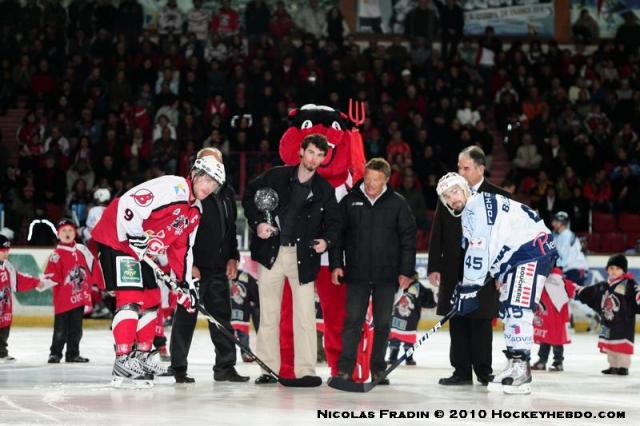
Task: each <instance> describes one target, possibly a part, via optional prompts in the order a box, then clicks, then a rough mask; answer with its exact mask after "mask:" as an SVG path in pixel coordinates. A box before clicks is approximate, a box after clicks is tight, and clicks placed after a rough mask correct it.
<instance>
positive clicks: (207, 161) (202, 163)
mask: <svg viewBox="0 0 640 426" xmlns="http://www.w3.org/2000/svg"><path fill="white" fill-rule="evenodd" d="M193 169H194V170H197V171H201V172H204V173H206V174H207V175H209V176H211V178H213V180H215V181H216V182H218V184H219V185H220V186H222V185H224V182H225V180H226V173H225V171H224V164H222V163H221V162H219V161H218V160H216V159H215V158H214V157H213V156H211V155H207V156H205V157H202V158H198V159H197V160H196V161H195V162H194V163H193Z"/></svg>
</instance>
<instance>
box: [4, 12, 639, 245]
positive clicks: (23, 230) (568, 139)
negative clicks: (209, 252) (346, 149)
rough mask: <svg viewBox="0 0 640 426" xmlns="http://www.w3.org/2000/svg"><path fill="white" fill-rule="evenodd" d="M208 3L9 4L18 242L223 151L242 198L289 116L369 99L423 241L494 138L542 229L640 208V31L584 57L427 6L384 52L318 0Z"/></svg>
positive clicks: (371, 135)
mask: <svg viewBox="0 0 640 426" xmlns="http://www.w3.org/2000/svg"><path fill="white" fill-rule="evenodd" d="M193 4H194V7H193V9H191V10H189V11H186V12H185V11H182V10H180V9H179V8H178V7H177V5H176V2H175V0H169V1H168V3H167V5H166V6H165V7H164V8H162V9H161V10H160V12H159V15H158V17H157V29H156V30H153V31H150V30H148V29H145V28H143V11H142V8H141V6H140V5H139V4H138V2H136V1H134V0H123V1H120V2H119V4H114V2H111V1H105V0H101V1H96V2H92V1H77V0H76V1H72V2H71V4H70V5H69V7H68V8H66V9H65V8H63V7H62V6H61V2H60V1H57V0H48V1H43V2H38V1H34V0H28V1H27V2H26V5H25V6H22V7H21V6H20V5H19V2H17V1H14V0H10V1H4V2H2V3H0V7H1V8H2V10H0V20H1V21H2V22H0V26H1V28H2V33H1V34H0V58H1V59H0V61H1V64H2V79H1V80H0V85H1V86H0V113H4V112H6V111H7V110H8V109H9V108H13V107H15V105H17V103H19V102H20V101H21V100H24V102H25V103H26V107H27V109H28V110H27V113H26V114H25V116H24V119H23V123H22V125H21V127H20V129H19V131H18V132H17V134H16V135H2V136H3V138H4V139H5V140H7V139H8V138H17V139H18V141H19V146H20V148H19V162H18V163H17V164H11V165H6V167H3V168H2V170H4V171H5V172H4V173H3V175H2V176H1V177H0V197H1V198H0V203H3V204H4V210H5V213H6V222H5V225H6V226H7V227H9V228H11V229H13V230H14V231H15V232H16V238H15V239H16V242H17V243H22V242H24V241H25V239H26V236H27V232H28V231H27V228H28V224H29V223H30V222H31V220H33V219H34V218H38V217H42V216H46V215H49V216H55V215H58V216H61V215H71V214H73V215H74V217H76V218H77V219H78V220H79V221H80V222H82V220H83V215H84V214H86V213H84V212H86V207H87V206H88V205H90V204H91V203H92V196H91V194H92V193H93V191H95V189H96V188H103V187H108V188H110V189H111V191H112V193H113V194H114V196H117V195H118V194H119V193H121V192H122V191H123V190H126V189H128V188H130V187H132V186H134V185H136V184H138V183H140V182H142V181H144V180H146V179H149V178H153V177H156V176H159V175H161V174H186V172H187V171H188V168H189V167H190V164H191V163H192V161H193V158H194V154H195V152H197V150H198V149H200V148H202V147H205V146H213V147H218V148H220V149H221V150H222V151H223V153H224V154H225V163H226V165H227V170H228V174H229V176H230V181H231V183H232V184H233V185H234V186H235V187H236V189H238V190H240V191H242V188H241V186H242V184H243V182H245V181H246V179H250V178H251V177H253V176H254V175H256V174H258V173H261V172H262V171H264V170H266V169H268V168H270V167H272V166H274V165H277V164H279V157H278V153H277V146H278V141H279V138H280V136H281V134H282V132H283V130H284V129H285V128H286V125H287V113H288V110H289V109H290V108H291V107H294V106H300V105H303V104H305V103H315V104H325V105H329V106H331V107H335V108H337V109H339V110H341V111H346V108H347V103H348V100H349V99H350V98H353V99H356V100H361V101H364V102H365V103H366V110H367V113H366V117H367V118H366V121H365V123H364V124H363V126H362V129H361V131H362V133H363V137H364V141H365V151H366V155H367V157H368V158H370V157H373V156H382V157H385V158H387V159H388V160H389V162H390V163H391V165H392V168H393V175H392V177H391V184H392V186H393V187H394V188H396V189H397V190H398V191H399V192H400V193H402V194H403V195H404V196H405V197H406V198H407V199H408V200H409V202H410V203H411V206H412V208H413V210H414V214H415V216H416V218H417V220H418V226H419V228H420V229H421V230H422V231H424V232H425V233H426V232H428V229H429V223H430V221H429V217H430V214H429V212H430V211H433V210H434V209H435V207H436V203H437V196H436V192H435V186H436V182H437V180H438V178H439V177H440V176H441V175H442V174H443V173H444V172H445V171H447V170H454V169H455V167H456V162H457V154H458V153H459V152H460V151H461V150H462V149H463V148H465V147H466V146H469V145H472V144H477V145H479V146H481V147H482V148H483V149H484V151H485V153H486V154H487V155H488V158H489V160H490V159H491V156H492V153H493V149H494V145H495V144H494V141H495V140H496V138H499V140H500V141H501V142H502V143H503V144H504V147H505V149H506V151H507V153H508V156H509V159H510V160H512V172H511V174H510V175H509V176H508V179H507V180H506V181H505V182H495V183H497V184H502V185H503V186H505V187H507V188H510V189H511V190H512V192H514V196H515V197H516V198H520V199H522V200H525V201H527V202H528V203H530V204H531V205H533V206H534V207H536V208H537V209H538V210H539V211H540V213H541V215H542V216H543V218H545V219H547V220H548V219H549V218H550V215H551V213H553V212H556V211H558V210H567V211H569V212H570V215H571V217H572V227H573V229H574V230H578V231H586V230H587V229H588V221H589V211H590V210H594V211H605V212H616V213H617V212H640V187H639V175H640V139H639V138H638V132H640V129H638V123H640V120H639V118H640V91H639V90H638V83H639V79H638V78H639V71H640V69H639V64H640V61H639V58H640V57H639V56H638V43H640V37H630V36H629V34H637V32H638V30H639V29H640V26H639V25H638V23H637V21H636V20H635V19H631V18H630V19H629V20H628V22H626V23H625V24H624V25H623V27H621V29H620V30H619V31H621V32H622V35H621V36H620V37H619V38H616V39H614V40H603V41H601V42H600V41H598V40H597V39H595V40H594V41H593V42H594V43H598V44H595V45H593V46H587V45H585V44H582V41H583V40H584V39H585V38H584V37H583V38H577V40H579V41H578V42H577V44H575V45H572V46H570V47H561V46H559V45H558V43H556V42H555V41H553V40H548V41H546V40H539V39H537V38H535V37H532V38H530V39H527V40H516V41H511V42H509V43H506V42H505V41H503V40H501V39H499V38H498V37H496V35H495V34H494V31H493V29H492V28H491V27H488V28H487V29H486V31H485V34H484V36H483V37H481V38H480V39H478V40H470V39H466V38H463V37H462V26H463V17H462V16H463V15H462V10H461V9H460V8H459V6H457V5H456V2H454V1H446V2H438V1H434V2H429V1H426V0H421V1H419V2H418V3H417V5H416V7H415V9H414V10H412V11H411V12H409V14H408V15H407V19H406V21H405V29H404V33H403V35H396V36H390V37H388V39H387V40H388V42H385V43H380V42H379V41H377V40H378V39H377V38H375V37H374V38H369V39H367V40H365V41H359V42H356V40H355V39H354V37H353V35H352V34H350V32H349V28H348V26H347V25H346V22H345V19H344V17H343V15H342V13H341V11H340V9H339V8H338V7H337V6H335V7H332V8H330V9H329V10H326V9H323V8H321V7H320V6H319V5H318V3H317V2H316V1H315V0H309V1H308V2H305V3H304V4H303V5H302V6H301V7H299V8H298V9H297V10H296V13H290V12H289V10H288V7H289V5H288V3H287V2H283V1H278V2H265V1H262V0H254V1H250V2H249V3H248V5H247V7H246V8H245V9H244V10H242V11H240V10H236V9H234V7H233V5H232V4H231V3H230V2H229V1H224V0H223V1H221V2H220V7H219V8H218V9H217V10H213V11H209V10H205V9H204V8H203V7H202V1H201V0H194V1H193ZM436 6H437V7H436ZM581 37H582V36H581ZM596 38H597V37H596ZM434 40H440V44H439V48H438V47H435V46H434V44H433V42H434ZM1 145H2V143H0V151H2V152H0V157H3V158H5V159H6V158H7V155H4V151H5V150H6V149H5V148H2V147H1ZM3 161H5V160H1V159H0V165H3V164H2V163H3ZM488 166H489V167H488V170H489V172H490V171H491V164H489V165H488ZM52 219H55V217H52Z"/></svg>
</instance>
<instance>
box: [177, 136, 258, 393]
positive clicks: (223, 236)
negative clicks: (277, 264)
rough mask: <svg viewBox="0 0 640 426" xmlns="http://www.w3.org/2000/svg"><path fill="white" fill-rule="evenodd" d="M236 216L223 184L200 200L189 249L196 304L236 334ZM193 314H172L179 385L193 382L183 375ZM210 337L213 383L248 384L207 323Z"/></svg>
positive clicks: (230, 349)
mask: <svg viewBox="0 0 640 426" xmlns="http://www.w3.org/2000/svg"><path fill="white" fill-rule="evenodd" d="M209 155H211V156H214V157H215V158H216V159H217V160H218V161H220V162H222V155H221V153H220V151H218V150H217V149H215V148H204V149H202V150H200V152H198V155H197V158H201V157H205V156H209ZM237 215H238V212H237V208H236V201H235V193H234V191H233V189H232V188H231V187H230V186H229V185H228V184H225V185H223V186H222V187H221V188H220V190H219V191H218V192H217V193H214V194H211V195H210V196H209V197H207V198H205V199H204V200H202V217H201V218H200V225H199V226H198V232H197V234H196V240H195V243H194V246H193V258H194V259H193V276H194V277H196V278H197V277H199V278H200V302H201V303H202V304H203V305H204V307H205V308H206V309H207V311H209V313H211V315H213V316H214V317H215V318H216V319H218V321H220V323H221V324H222V325H223V326H224V327H225V328H226V329H227V330H228V331H229V332H230V333H233V332H234V331H233V328H232V327H231V296H230V294H229V280H231V279H235V277H236V275H237V273H238V261H239V260H240V254H239V253H238V240H237V239H236V217H237ZM197 312H198V311H195V312H193V313H189V312H187V311H186V310H185V309H184V308H183V307H182V306H178V308H177V309H176V314H175V318H174V321H173V327H172V330H171V343H170V351H171V369H172V370H173V372H174V375H175V379H176V382H177V383H193V382H194V381H195V380H194V379H193V378H191V377H189V376H187V365H188V364H187V356H188V355H189V348H190V347H191V340H192V338H193V331H194V329H195V326H196V322H197V319H198V313H197ZM209 334H210V336H211V342H213V344H214V346H215V348H216V363H215V365H214V366H213V379H214V380H215V381H217V382H224V381H230V382H246V381H247V380H249V377H247V376H240V375H239V374H238V372H237V371H236V369H235V365H236V347H235V344H234V343H233V342H232V341H231V340H230V339H229V338H228V337H225V336H224V335H223V334H222V332H221V331H220V330H219V329H218V327H217V326H215V325H214V324H212V323H209Z"/></svg>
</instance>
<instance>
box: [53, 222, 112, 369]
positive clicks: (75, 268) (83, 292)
mask: <svg viewBox="0 0 640 426" xmlns="http://www.w3.org/2000/svg"><path fill="white" fill-rule="evenodd" d="M57 231H58V240H59V242H58V246H57V247H56V248H55V249H54V251H53V253H51V256H49V261H48V263H47V267H46V269H45V274H51V279H52V280H53V281H54V282H55V283H54V288H53V306H54V310H55V319H54V323H53V339H52V342H51V349H50V355H49V361H48V362H49V363H50V364H58V363H59V362H60V360H61V359H62V348H63V347H64V345H65V344H66V345H67V351H66V354H65V361H66V362H89V360H88V359H87V358H84V357H81V356H80V339H81V338H82V317H83V314H84V306H85V304H89V303H91V296H90V290H91V287H92V286H93V285H97V286H98V287H99V288H101V289H104V280H103V278H102V269H101V268H100V264H99V263H98V259H97V258H95V257H94V256H93V255H92V254H91V252H90V251H89V249H88V248H87V247H86V246H84V245H82V244H78V243H76V241H75V240H76V226H75V224H74V223H73V222H72V221H71V220H69V219H62V220H61V221H60V222H58V226H57Z"/></svg>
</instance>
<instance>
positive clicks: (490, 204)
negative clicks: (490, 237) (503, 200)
mask: <svg viewBox="0 0 640 426" xmlns="http://www.w3.org/2000/svg"><path fill="white" fill-rule="evenodd" d="M482 195H483V196H484V207H485V210H486V211H487V225H493V224H494V223H496V216H498V203H497V201H496V197H495V195H494V194H489V193H486V192H483V193H482Z"/></svg>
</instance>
